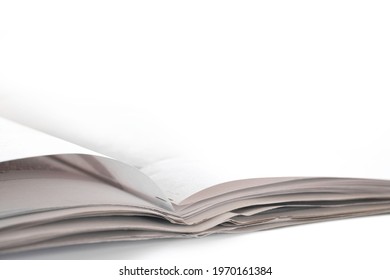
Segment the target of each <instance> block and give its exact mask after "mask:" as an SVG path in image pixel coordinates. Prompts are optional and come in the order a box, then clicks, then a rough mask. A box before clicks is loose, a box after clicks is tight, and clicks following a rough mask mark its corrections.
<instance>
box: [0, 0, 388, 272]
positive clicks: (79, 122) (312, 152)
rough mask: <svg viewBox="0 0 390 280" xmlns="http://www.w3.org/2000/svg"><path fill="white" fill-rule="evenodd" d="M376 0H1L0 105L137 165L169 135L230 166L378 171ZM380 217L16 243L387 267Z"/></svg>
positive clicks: (382, 118)
mask: <svg viewBox="0 0 390 280" xmlns="http://www.w3.org/2000/svg"><path fill="white" fill-rule="evenodd" d="M389 12H390V7H389V5H388V4H387V3H386V1H321V2H319V1H318V2H317V1H316V2H314V1H263V2H260V1H130V2H129V1H106V2H105V1H91V2H88V1H64V2H52V1H47V2H44V1H35V2H29V1H26V2H20V1H1V2H0V114H1V115H4V116H7V117H10V118H13V119H16V120H19V121H21V122H23V123H26V124H29V125H32V126H36V127H38V128H40V129H42V130H46V131H49V132H51V133H53V134H56V135H58V136H61V137H63V138H69V139H70V140H73V141H75V142H77V143H79V144H83V145H86V146H88V147H90V148H95V149H101V148H102V147H103V148H104V149H105V150H106V151H107V152H108V153H109V154H111V155H112V156H116V157H119V158H121V159H123V160H126V161H128V162H130V163H133V164H135V165H143V164H147V163H148V162H151V161H153V160H156V158H164V157H165V156H167V155H166V151H170V150H175V149H176V150H180V151H181V152H183V151H186V152H188V151H189V152H188V153H190V154H191V155H193V156H200V155H201V156H204V155H203V154H204V153H205V151H207V155H208V156H210V155H209V153H210V151H212V152H211V153H212V155H211V156H210V158H213V159H219V161H214V164H215V165H218V166H223V168H228V167H229V166H230V165H232V164H233V168H232V169H233V170H237V166H241V167H242V166H245V167H246V168H241V171H239V172H238V173H239V174H240V175H242V176H243V175H245V176H252V175H253V174H256V176H270V175H272V176H274V175H275V171H277V172H281V173H282V174H281V175H284V176H291V175H292V176H299V175H318V176H324V175H329V174H331V175H332V174H336V175H340V174H345V175H346V176H351V175H353V176H356V177H378V178H389V177H390V176H389V175H388V170H389V164H388V162H389V156H390V150H389V148H388V143H389V140H390V133H389V129H388V121H387V120H388V119H389V117H390V112H389V110H388V104H389V102H388V100H387V99H388V97H387V96H388V95H389V89H390V83H389V77H390V68H389V65H390V54H389V53H390V52H389V51H388V50H389V49H390V37H389V34H390V33H389V31H390V30H389V29H390V19H389V17H388V15H389ZM36 120H39V121H36ZM118 131H119V132H118ZM123 131H126V132H127V134H126V137H124V138H121V136H120V132H123ZM130 132H131V133H130ZM91 139H92V140H91ZM110 143H114V145H112V144H110ZM126 145H128V149H127V151H126V152H123V150H122V149H119V148H118V147H123V146H126ZM178 146H179V147H178ZM145 155H147V157H145ZM201 156H200V157H201ZM217 162H219V163H220V164H221V165H219V164H217ZM248 170H249V171H248ZM389 222H390V218H389V217H387V216H381V217H371V218H361V219H354V220H344V221H337V222H327V223H323V224H316V225H307V226H300V227H293V228H288V229H279V230H272V231H268V232H258V233H253V234H245V235H238V236H214V237H208V238H204V239H200V240H166V241H145V242H137V243H131V242H130V243H118V244H111V245H94V246H80V247H76V248H67V249H62V250H48V251H44V252H37V253H31V254H26V255H19V256H15V257H18V258H60V259H61V258H87V259H89V258H97V259H105V258H109V259H110V258H111V259H112V258H114V259H117V258H120V259H122V258H124V259H127V258H129V259H162V258H166V259H181V260H183V259H184V260H190V259H195V260H205V261H206V260H207V261H211V262H212V261H213V260H216V259H221V260H226V261H233V262H234V261H238V260H240V261H241V262H242V260H245V259H248V262H249V260H252V261H253V260H259V262H260V263H264V262H266V263H268V264H270V265H273V266H275V270H276V269H277V270H279V272H280V273H281V274H280V275H285V276H288V275H290V276H291V277H294V278H298V277H299V276H301V278H302V279H311V278H313V277H316V278H317V279H322V278H321V277H323V279H325V277H326V278H328V277H329V276H332V275H333V276H334V277H337V276H340V275H343V276H351V277H352V275H353V276H354V278H356V279H364V277H365V276H367V275H370V276H371V277H373V276H375V278H376V279H380V276H383V279H386V278H388V276H389V273H388V272H386V267H385V264H386V263H385V259H386V255H385V254H384V253H385V252H388V251H389V249H390V247H389V246H390V245H389V244H388V242H387V236H388V234H389V231H390V224H389ZM305 271H306V274H305V273H304V272H305ZM290 273H291V274H290ZM315 273H318V275H315ZM280 275H279V276H280ZM309 277H310V278H309ZM281 279H286V278H281Z"/></svg>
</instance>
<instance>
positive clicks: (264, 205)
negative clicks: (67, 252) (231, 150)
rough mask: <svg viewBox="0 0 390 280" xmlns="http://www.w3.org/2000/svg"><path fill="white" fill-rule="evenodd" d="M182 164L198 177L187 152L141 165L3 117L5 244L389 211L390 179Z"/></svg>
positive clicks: (193, 233)
mask: <svg viewBox="0 0 390 280" xmlns="http://www.w3.org/2000/svg"><path fill="white" fill-rule="evenodd" d="M183 166H185V167H186V170H187V171H186V172H189V173H190V175H188V176H187V177H188V178H191V170H192V165H191V164H190V165H188V162H184V161H182V160H181V159H175V158H167V159H160V160H158V161H156V162H154V164H153V166H151V165H149V166H147V167H142V168H141V167H140V166H135V165H134V166H133V165H131V164H129V163H125V162H123V161H121V160H117V159H115V158H113V157H110V156H107V155H105V154H103V153H102V154H101V153H98V152H96V151H92V150H89V149H86V148H83V147H80V146H78V145H75V144H72V143H69V142H67V141H64V140H62V139H59V138H56V137H54V136H50V135H48V134H45V133H43V132H40V131H37V130H34V129H32V128H29V127H26V126H23V125H20V124H18V123H16V122H13V121H10V120H7V119H4V118H0V254H6V253H10V252H18V251H26V250H33V249H40V248H49V247H58V246H66V245H74V244H85V243H96V242H107V241H118V240H140V239H153V238H183V237H199V236H205V235H209V234H213V233H241V232H248V231H259V230H266V229H272V228H277V227H285V226H290V225H298V224H304V223H312V222H317V221H325V220H332V219H339V218H348V217H357V216H366V215H374V214H383V213H389V212H390V181H388V180H381V179H361V178H346V177H314V176H309V177H263V178H247V179H245V178H237V179H239V180H227V181H223V180H222V179H221V178H214V179H210V180H208V179H205V178H207V174H204V178H203V177H202V172H201V171H199V170H197V169H196V168H195V167H194V169H193V172H194V173H193V174H192V175H193V177H192V178H193V181H194V182H198V183H197V184H194V185H191V184H187V185H186V184H184V185H183V184H182V183H180V182H182V181H183V180H182V178H181V176H183V174H184V173H185V172H184V171H183V170H182V168H183ZM157 169H159V170H160V173H159V172H157V171H156V170H157ZM161 173H162V174H163V175H161ZM156 174H157V175H156ZM154 175H156V176H154ZM175 176H176V177H175ZM199 177H202V178H203V179H205V180H203V181H202V180H200V181H199ZM188 178H187V181H191V180H190V179H188ZM164 182H169V183H164ZM175 182H176V183H175ZM178 182H179V183H178Z"/></svg>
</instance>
